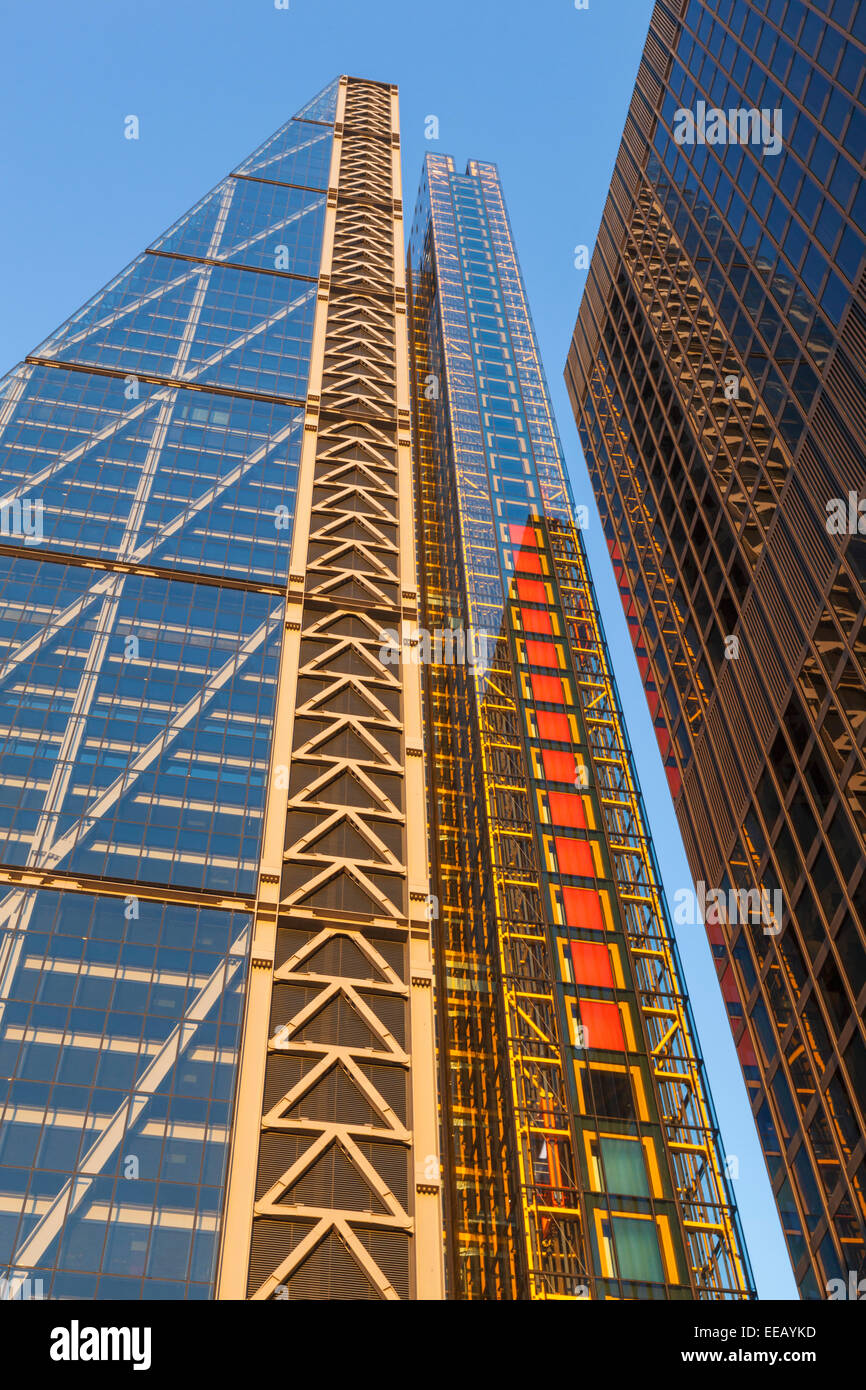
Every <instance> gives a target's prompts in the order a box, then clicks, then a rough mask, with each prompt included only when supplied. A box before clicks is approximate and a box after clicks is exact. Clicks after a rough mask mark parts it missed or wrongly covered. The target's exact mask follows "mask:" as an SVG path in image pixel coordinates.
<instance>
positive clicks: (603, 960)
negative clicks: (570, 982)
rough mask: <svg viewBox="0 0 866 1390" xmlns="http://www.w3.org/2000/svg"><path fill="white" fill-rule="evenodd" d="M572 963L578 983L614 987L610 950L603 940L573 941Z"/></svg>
mask: <svg viewBox="0 0 866 1390" xmlns="http://www.w3.org/2000/svg"><path fill="white" fill-rule="evenodd" d="M571 963H572V965H573V966H574V983H575V984H576V985H601V986H602V988H604V989H613V984H614V981H613V970H612V969H611V965H610V952H609V951H608V949H607V947H606V946H605V944H604V942H603V941H572V943H571Z"/></svg>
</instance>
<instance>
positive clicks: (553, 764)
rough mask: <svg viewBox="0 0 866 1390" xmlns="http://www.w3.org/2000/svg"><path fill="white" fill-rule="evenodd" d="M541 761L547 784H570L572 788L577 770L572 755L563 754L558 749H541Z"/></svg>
mask: <svg viewBox="0 0 866 1390" xmlns="http://www.w3.org/2000/svg"><path fill="white" fill-rule="evenodd" d="M541 761H542V762H543V764H544V775H545V777H546V778H547V780H548V782H570V783H571V785H572V786H574V779H575V777H576V775H577V769H576V767H575V765H574V754H573V753H563V752H560V751H559V749H558V748H542V750H541Z"/></svg>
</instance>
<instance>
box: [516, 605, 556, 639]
mask: <svg viewBox="0 0 866 1390" xmlns="http://www.w3.org/2000/svg"><path fill="white" fill-rule="evenodd" d="M520 621H521V622H522V623H523V631H524V632H544V633H546V635H547V636H548V637H552V636H553V623H552V622H551V621H550V614H549V613H544V612H542V611H541V610H540V609H538V608H521V610H520Z"/></svg>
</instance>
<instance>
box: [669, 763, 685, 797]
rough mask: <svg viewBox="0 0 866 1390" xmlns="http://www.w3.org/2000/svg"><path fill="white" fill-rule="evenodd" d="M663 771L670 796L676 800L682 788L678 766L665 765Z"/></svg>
mask: <svg viewBox="0 0 866 1390" xmlns="http://www.w3.org/2000/svg"><path fill="white" fill-rule="evenodd" d="M665 772H666V773H667V777H668V786H669V787H670V789H671V796H672V797H673V798H674V800H676V799H677V797H678V796H679V794H680V792H681V790H682V785H683V779H682V777H681V776H680V770H679V768H678V767H666V768H665Z"/></svg>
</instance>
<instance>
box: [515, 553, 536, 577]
mask: <svg viewBox="0 0 866 1390" xmlns="http://www.w3.org/2000/svg"><path fill="white" fill-rule="evenodd" d="M514 568H515V569H516V570H522V571H523V573H524V574H541V573H542V570H541V561H540V560H539V558H538V555H537V554H536V552H535V551H534V550H515V552H514Z"/></svg>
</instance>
